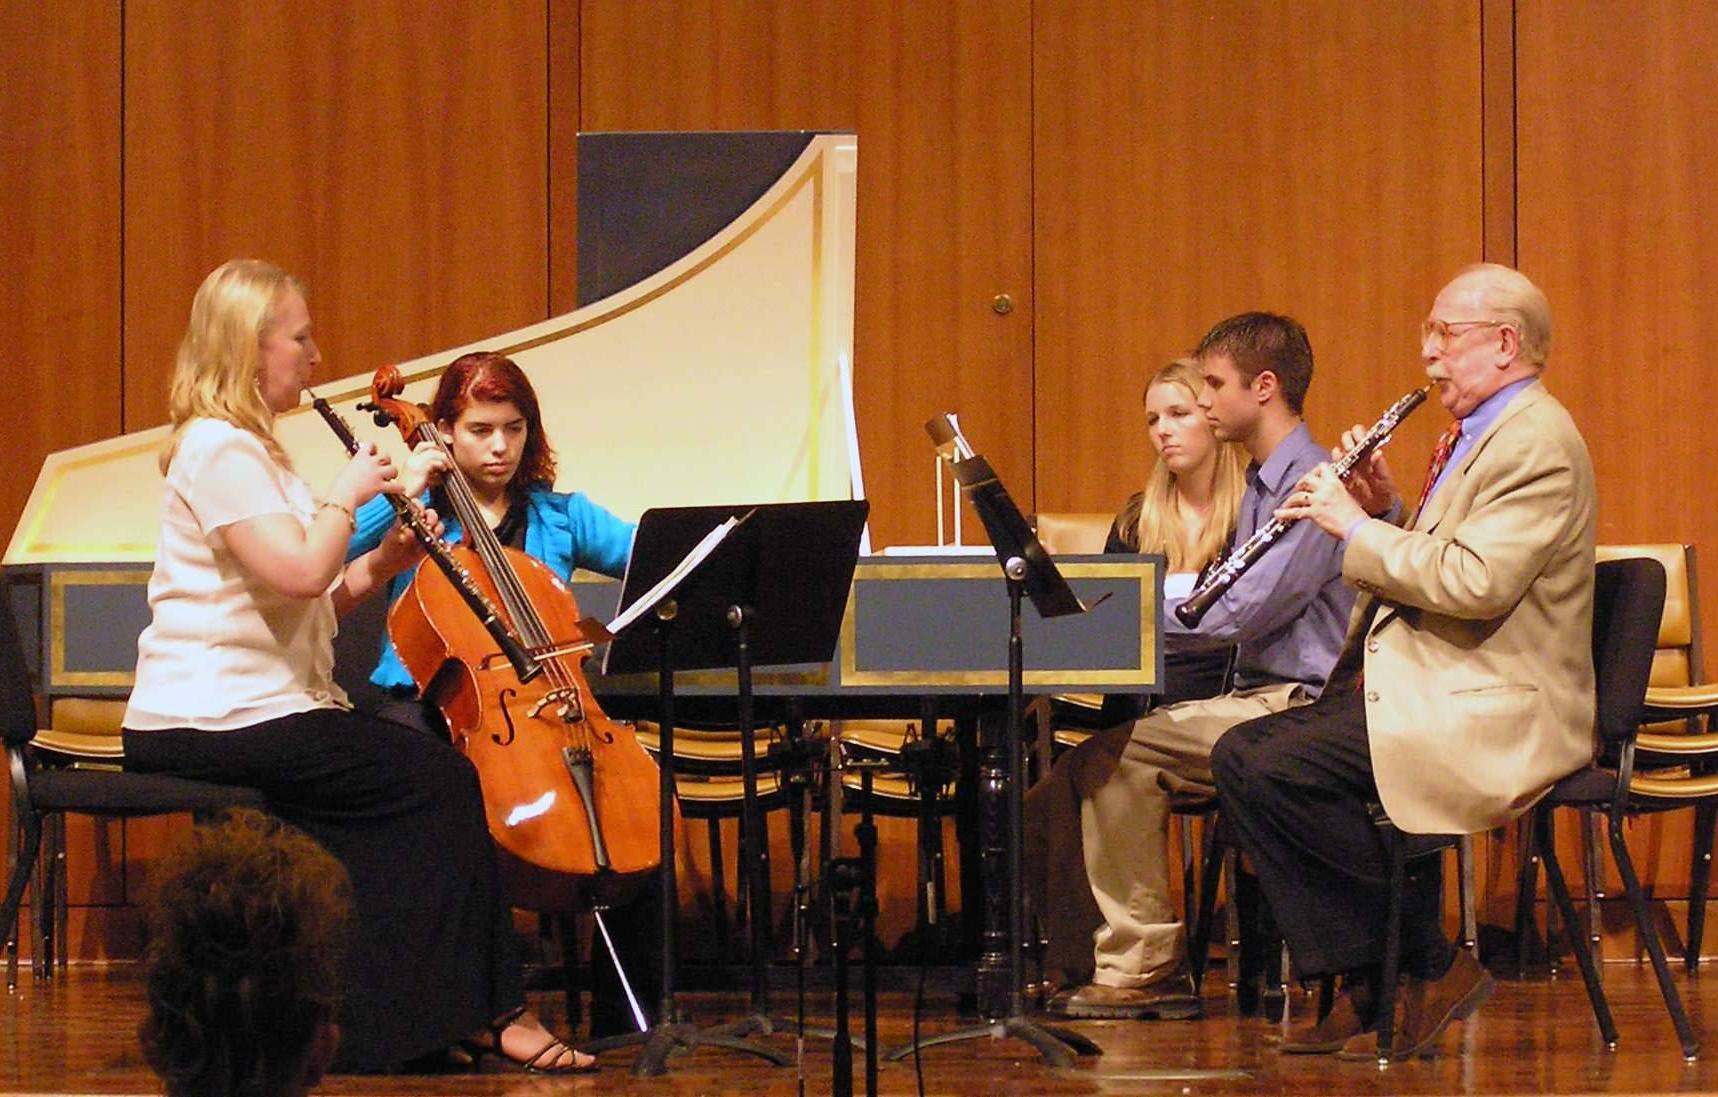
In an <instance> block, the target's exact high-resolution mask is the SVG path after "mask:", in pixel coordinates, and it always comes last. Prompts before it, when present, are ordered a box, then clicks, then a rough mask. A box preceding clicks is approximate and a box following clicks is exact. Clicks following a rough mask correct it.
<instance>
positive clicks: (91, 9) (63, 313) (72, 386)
mask: <svg viewBox="0 0 1718 1097" xmlns="http://www.w3.org/2000/svg"><path fill="white" fill-rule="evenodd" d="M119 42H120V37H119V9H118V6H117V5H115V4H95V3H88V4H54V5H38V4H32V3H28V2H24V0H4V2H0V76H3V77H4V79H3V80H0V210H3V211H4V215H3V216H0V256H4V257H5V258H4V260H3V261H0V331H3V332H4V333H5V335H4V338H5V346H6V350H5V355H4V362H3V364H0V371H3V373H4V376H5V377H6V386H7V392H8V396H9V397H10V399H9V403H10V406H11V407H12V411H11V413H10V414H8V415H7V417H6V419H7V423H8V425H9V427H10V429H9V431H8V433H9V435H10V438H9V442H8V447H7V448H8V449H9V450H10V452H11V456H9V457H8V458H7V461H6V467H7V469H8V473H7V475H5V476H0V531H5V533H6V534H7V535H8V536H9V535H10V533H11V529H12V525H13V523H14V522H16V521H17V518H18V515H19V513H20V512H21V511H22V510H23V509H24V503H25V501H26V500H27V499H28V498H29V495H30V486H31V484H32V483H33V482H34V480H35V470H36V469H37V467H38V466H40V464H41V461H42V458H43V456H45V455H46V454H48V453H51V452H53V451H54V450H57V449H64V448H66V447H67V446H75V445H81V444H82V443H85V442H93V441H97V440H99V439H102V438H108V437H111V436H113V435H114V434H117V433H119V430H120V399H121V384H120V358H119V340H120V301H119V236H120V206H119V178H120V175H119V173H120V156H119V119H120V91H119V74H120V54H119Z"/></svg>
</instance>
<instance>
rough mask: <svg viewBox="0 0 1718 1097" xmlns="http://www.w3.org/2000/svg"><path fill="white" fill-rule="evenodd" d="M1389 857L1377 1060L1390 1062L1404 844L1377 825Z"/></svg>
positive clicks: (1388, 828)
mask: <svg viewBox="0 0 1718 1097" xmlns="http://www.w3.org/2000/svg"><path fill="white" fill-rule="evenodd" d="M1379 830H1380V831H1381V837H1382V838H1383V839H1384V848H1385V850H1386V851H1387V855H1388V857H1389V860H1390V900H1389V904H1388V907H1387V913H1386V915H1385V920H1384V963H1383V967H1382V970H1380V972H1379V974H1378V1062H1379V1063H1387V1062H1389V1061H1390V1052H1391V1050H1392V1049H1393V1047H1394V1044H1395V1039H1396V981H1397V977H1398V976H1399V975H1400V974H1401V970H1402V892H1403V891H1404V890H1405V889H1406V887H1407V879H1408V858H1407V848H1406V843H1404V842H1403V841H1402V835H1401V832H1400V831H1398V830H1397V829H1396V828H1395V827H1394V826H1391V825H1389V824H1387V823H1386V824H1383V825H1382V826H1380V828H1379Z"/></svg>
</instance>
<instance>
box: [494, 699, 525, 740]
mask: <svg viewBox="0 0 1718 1097" xmlns="http://www.w3.org/2000/svg"><path fill="white" fill-rule="evenodd" d="M517 696H519V691H518V690H516V689H513V688H512V687H503V688H502V689H501V691H500V692H499V693H498V694H497V700H499V701H500V702H501V719H502V720H504V721H506V723H507V738H505V739H503V738H502V737H501V736H500V735H498V734H496V733H494V732H491V733H490V735H489V738H491V739H492V740H494V741H495V745H496V746H498V747H505V746H511V745H512V743H513V739H514V737H515V736H516V735H517V734H518V732H517V731H516V730H515V729H514V727H513V710H512V709H510V708H508V707H507V702H509V701H511V700H513V698H515V697H517Z"/></svg>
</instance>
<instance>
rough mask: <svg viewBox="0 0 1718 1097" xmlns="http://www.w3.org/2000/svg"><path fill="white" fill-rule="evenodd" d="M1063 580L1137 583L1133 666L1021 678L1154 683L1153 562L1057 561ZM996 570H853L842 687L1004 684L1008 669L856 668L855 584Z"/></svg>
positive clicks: (1042, 682) (996, 574)
mask: <svg viewBox="0 0 1718 1097" xmlns="http://www.w3.org/2000/svg"><path fill="white" fill-rule="evenodd" d="M1057 570H1058V571H1060V572H1061V573H1062V577H1063V578H1065V579H1133V580H1135V581H1136V582H1137V583H1138V584H1139V650H1138V652H1136V653H1135V654H1136V659H1135V663H1136V664H1137V665H1136V666H1134V667H1129V668H1127V669H1125V670H1078V671H1069V670H1067V669H1058V668H1051V669H1047V670H1027V671H1025V672H1024V673H1023V674H1022V675H1021V680H1022V682H1023V684H1024V685H1025V686H1027V687H1028V688H1030V687H1033V686H1048V687H1056V686H1064V685H1066V684H1067V683H1068V680H1069V678H1070V677H1074V678H1077V679H1078V681H1079V682H1080V683H1081V684H1082V685H1093V686H1150V685H1154V684H1155V683H1156V679H1157V661H1156V652H1157V636H1156V631H1157V586H1158V575H1157V564H1156V563H1155V562H1153V561H1151V560H1140V561H1132V560H1116V561H1105V562H1101V563H1099V562H1093V563H1084V564H1079V563H1071V562H1070V563H1058V564H1057ZM1001 578H1002V566H1001V565H1000V564H999V563H997V562H996V561H994V560H988V561H985V562H983V563H972V564H959V563H952V564H951V563H935V564H926V563H918V564H869V563H861V564H860V565H859V567H858V568H857V569H856V570H855V571H854V572H853V584H852V586H850V587H848V589H847V608H846V610H845V612H844V614H843V616H842V619H841V684H842V686H844V687H845V686H924V687H936V686H1006V685H1007V684H1008V669H1007V668H1006V667H1002V668H1000V669H996V670H949V671H924V670H860V669H859V665H858V647H859V645H858V642H857V641H858V627H859V626H858V606H859V584H860V583H867V582H894V581H899V580H903V579H951V580H963V579H965V580H971V579H992V580H994V579H1001Z"/></svg>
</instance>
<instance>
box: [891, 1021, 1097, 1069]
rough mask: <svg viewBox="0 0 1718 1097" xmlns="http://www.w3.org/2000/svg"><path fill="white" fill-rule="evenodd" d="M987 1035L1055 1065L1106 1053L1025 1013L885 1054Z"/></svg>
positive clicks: (896, 1057)
mask: <svg viewBox="0 0 1718 1097" xmlns="http://www.w3.org/2000/svg"><path fill="white" fill-rule="evenodd" d="M986 1037H989V1038H990V1039H993V1040H1002V1039H1009V1038H1012V1039H1015V1040H1023V1041H1025V1042H1026V1043H1028V1044H1031V1045H1032V1046H1033V1047H1035V1048H1037V1049H1038V1054H1039V1056H1040V1057H1041V1058H1042V1059H1043V1060H1044V1062H1046V1063H1048V1064H1049V1065H1051V1066H1053V1067H1071V1066H1073V1065H1074V1056H1076V1055H1102V1054H1103V1053H1104V1049H1103V1048H1101V1047H1099V1046H1098V1045H1096V1044H1094V1043H1092V1042H1091V1041H1090V1040H1088V1039H1086V1038H1085V1037H1084V1036H1081V1035H1080V1034H1079V1033H1077V1032H1071V1031H1069V1030H1068V1029H1065V1028H1057V1027H1055V1026H1052V1025H1040V1024H1038V1023H1037V1022H1035V1021H1031V1020H1028V1019H1027V1018H1025V1017H1023V1016H1014V1017H1004V1018H1003V1019H1002V1020H1000V1021H990V1022H988V1023H985V1024H980V1025H969V1026H967V1027H966V1028H957V1029H955V1030H954V1031H953V1032H942V1033H938V1034H937V1035H935V1036H929V1037H926V1038H924V1039H922V1040H919V1041H917V1042H916V1043H909V1044H905V1045H903V1046H901V1047H898V1048H896V1049H895V1050H894V1051H890V1052H886V1053H885V1054H884V1056H883V1057H884V1058H885V1059H888V1060H889V1061H890V1062H899V1061H900V1060H902V1059H905V1058H906V1057H907V1056H909V1055H911V1054H912V1053H913V1052H914V1051H915V1050H923V1049H924V1048H928V1047H935V1046H937V1045H938V1044H953V1043H957V1042H959V1041H961V1040H982V1039H984V1038H986Z"/></svg>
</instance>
